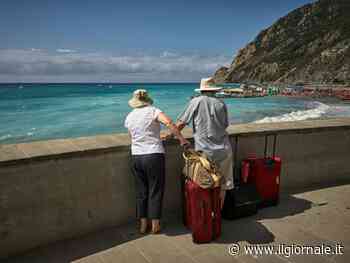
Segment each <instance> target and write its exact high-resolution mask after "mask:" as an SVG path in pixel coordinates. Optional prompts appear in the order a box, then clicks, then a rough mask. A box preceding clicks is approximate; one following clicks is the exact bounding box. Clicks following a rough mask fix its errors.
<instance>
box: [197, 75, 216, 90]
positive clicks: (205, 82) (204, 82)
mask: <svg viewBox="0 0 350 263" xmlns="http://www.w3.org/2000/svg"><path fill="white" fill-rule="evenodd" d="M214 84H215V82H214V79H213V78H204V79H201V85H200V88H199V89H196V91H213V92H216V91H219V90H221V88H218V87H215V86H213V85H214Z"/></svg>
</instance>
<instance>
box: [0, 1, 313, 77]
mask: <svg viewBox="0 0 350 263" xmlns="http://www.w3.org/2000/svg"><path fill="white" fill-rule="evenodd" d="M309 2H311V0H264V1H262V0H215V1H214V0H211V1H209V0H187V1H185V0H126V1H121V0H94V1H92V0H60V1H57V0H33V1H28V0H1V8H0V37H1V39H0V82H179V81H180V82H187V81H198V80H199V79H200V78H202V77H206V76H209V75H212V74H213V73H214V72H215V70H216V69H218V68H219V67H221V66H228V65H229V64H230V63H231V62H232V59H233V57H234V55H235V54H236V53H237V51H238V50H239V49H240V48H242V47H244V46H245V45H246V44H247V43H249V42H250V41H252V40H253V39H254V38H255V36H256V35H257V34H258V33H259V32H260V31H261V30H263V29H265V28H267V27H268V26H270V25H271V24H272V23H273V22H275V21H276V20H277V19H278V18H280V17H282V16H284V15H286V14H287V13H288V12H290V11H292V10H293V9H295V8H297V7H300V6H302V5H304V4H306V3H309Z"/></svg>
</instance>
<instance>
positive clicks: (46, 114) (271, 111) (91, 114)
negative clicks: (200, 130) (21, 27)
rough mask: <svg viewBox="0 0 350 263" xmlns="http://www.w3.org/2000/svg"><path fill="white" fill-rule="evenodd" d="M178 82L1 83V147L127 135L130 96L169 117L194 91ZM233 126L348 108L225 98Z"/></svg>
mask: <svg viewBox="0 0 350 263" xmlns="http://www.w3.org/2000/svg"><path fill="white" fill-rule="evenodd" d="M198 86H199V84H198V83H181V84H168V83H163V84H162V83H157V84H0V143H17V142H28V141H36V140H46V139H54V138H70V137H80V136H89V135H96V134H108V133H118V132H126V129H125V128H124V126H123V123H124V119H125V116H126V115H127V114H128V112H129V111H130V108H129V106H128V104H127V102H128V100H129V99H130V97H131V95H132V92H133V91H134V90H135V89H137V88H145V89H147V90H148V91H149V93H150V94H151V96H152V97H153V99H154V105H155V106H156V107H158V108H160V109H161V110H163V111H164V112H165V113H166V114H168V115H169V116H170V117H172V118H173V119H176V117H177V116H178V115H179V114H180V113H181V112H182V111H183V109H184V107H185V105H186V104H187V103H188V101H189V100H190V98H191V96H192V95H193V94H194V91H193V90H194V89H195V88H198ZM225 102H226V103H227V105H228V109H229V115H230V122H231V123H247V122H253V121H256V122H276V121H293V120H305V119H311V118H326V117H333V116H350V104H345V103H343V102H341V101H339V100H336V99H327V100H323V101H315V100H310V99H296V98H286V97H264V98H249V99H248V98H245V99H225Z"/></svg>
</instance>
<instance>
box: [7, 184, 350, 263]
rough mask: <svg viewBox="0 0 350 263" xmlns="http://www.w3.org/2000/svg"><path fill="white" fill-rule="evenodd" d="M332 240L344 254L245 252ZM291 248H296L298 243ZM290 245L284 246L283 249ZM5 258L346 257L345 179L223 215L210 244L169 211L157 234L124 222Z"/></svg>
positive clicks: (349, 202)
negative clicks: (196, 240) (238, 214)
mask: <svg viewBox="0 0 350 263" xmlns="http://www.w3.org/2000/svg"><path fill="white" fill-rule="evenodd" d="M233 243H235V244H238V245H239V246H240V248H241V251H240V253H239V254H238V255H237V256H232V255H230V254H229V252H228V247H229V246H230V245H231V244H233ZM337 243H341V244H342V245H343V246H344V248H343V249H342V251H343V252H344V253H345V254H344V255H329V256H320V255H292V256H290V257H284V256H282V255H263V256H254V255H247V254H246V253H245V252H244V246H245V245H258V246H259V247H263V246H264V247H266V246H267V245H274V246H276V247H277V246H279V245H281V244H285V245H292V244H295V245H312V246H322V245H327V246H331V247H332V248H335V247H336V244H337ZM0 249H1V248H0ZM295 249H296V252H298V251H299V252H300V249H301V248H300V247H297V248H295ZM314 249H315V250H316V249H317V248H316V247H315V248H314ZM289 250H290V249H289V248H288V247H287V248H285V252H286V253H288V251H289ZM304 251H306V250H304ZM316 252H317V251H316ZM5 262H11V263H12V262H23V263H32V262H35V263H41V262H45V263H47V262H50V263H54V262H60V263H66V262H86V263H90V262H91V263H92V262H94V263H95V262H96V263H97V262H100V263H109V262H110V263H112V262H113V263H119V262H127V263H139V262H141V263H156V262H167V263H171V262H176V263H182V262H186V263H187V262H189V263H206V262H208V263H213V262H230V263H234V262H247V263H249V262H269V263H274V262H350V185H345V186H337V187H331V188H325V189H321V190H317V191H309V192H304V193H301V194H295V195H286V196H283V197H282V200H281V204H280V205H279V206H278V207H271V208H266V209H264V210H260V211H259V213H258V214H257V215H256V216H253V217H249V218H244V219H240V220H235V221H223V234H222V236H221V237H220V239H218V240H216V241H215V242H212V243H210V244H203V245H196V244H193V243H192V239H191V234H190V233H189V232H188V231H187V230H186V228H184V227H183V226H182V224H181V223H180V219H179V218H177V217H176V218H175V217H174V218H173V219H171V220H169V219H168V220H166V221H165V222H164V231H163V234H160V235H146V236H140V235H139V234H137V231H135V227H134V225H126V226H122V227H119V228H112V229H107V230H105V231H102V232H99V233H95V234H91V235H89V236H85V237H83V238H80V239H77V240H70V241H62V242H58V243H56V244H53V245H50V246H48V247H45V248H40V249H36V250H33V251H32V252H29V253H27V254H25V255H22V256H18V257H16V258H10V259H9V260H7V261H5Z"/></svg>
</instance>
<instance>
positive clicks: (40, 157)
mask: <svg viewBox="0 0 350 263" xmlns="http://www.w3.org/2000/svg"><path fill="white" fill-rule="evenodd" d="M228 132H229V134H230V138H231V141H232V144H233V149H235V143H236V142H237V143H238V144H237V147H236V149H237V155H236V156H237V160H238V163H239V161H240V160H241V159H242V158H244V157H246V156H247V155H248V154H249V153H256V154H257V155H258V156H262V155H263V153H264V144H265V137H266V136H269V135H277V141H276V154H277V155H278V156H280V157H281V158H282V162H283V163H282V175H281V190H282V191H285V192H286V191H293V190H298V189H301V188H305V187H309V186H324V185H328V184H334V183H337V184H340V183H348V182H350V119H348V118H344V119H330V120H317V121H302V122H291V123H274V124H246V125H234V126H230V127H229V128H228ZM185 134H186V136H188V137H189V138H190V137H191V134H190V133H189V132H185ZM270 138H272V137H271V136H270ZM272 144H273V140H272V139H269V140H268V152H270V153H271V151H272V147H273V146H272ZM129 146H130V140H129V138H128V136H127V135H126V134H116V135H101V136H96V137H87V138H76V139H64V140H51V141H40V142H33V143H22V144H12V145H1V146H0V257H6V256H8V255H11V254H15V253H19V252H22V251H25V250H28V249H30V248H33V247H36V246H40V245H44V244H47V243H50V242H53V241H56V240H62V239H67V238H72V237H76V236H79V235H82V234H85V233H88V232H92V231H96V230H99V229H102V228H106V227H110V226H115V225H119V224H122V223H125V222H127V221H130V220H132V219H133V218H134V216H135V191H134V180H133V176H132V175H131V173H130V170H129V166H128V163H129ZM182 167H183V161H182V157H181V148H180V147H179V146H178V145H177V144H176V143H175V142H174V141H170V142H168V143H166V172H167V173H166V190H165V200H164V211H165V213H167V212H168V211H174V210H179V209H181V194H180V181H179V178H180V174H181V170H182Z"/></svg>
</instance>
